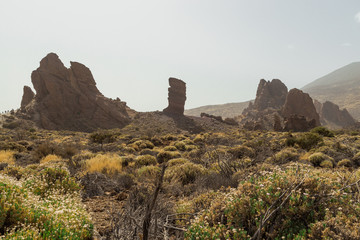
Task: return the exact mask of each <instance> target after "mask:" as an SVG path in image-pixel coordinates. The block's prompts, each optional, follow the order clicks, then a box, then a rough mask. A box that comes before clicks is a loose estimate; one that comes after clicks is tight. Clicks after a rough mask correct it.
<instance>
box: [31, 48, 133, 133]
mask: <svg viewBox="0 0 360 240" xmlns="http://www.w3.org/2000/svg"><path fill="white" fill-rule="evenodd" d="M31 80H32V83H33V86H34V89H35V90H36V95H35V103H34V104H33V106H31V109H27V110H26V111H27V112H28V114H29V115H31V117H32V119H33V120H34V121H35V122H36V123H37V125H38V126H39V127H41V128H45V129H50V130H74V131H93V130H95V129H98V128H105V129H109V128H121V127H124V126H125V125H126V124H128V123H129V122H130V115H129V113H131V112H132V110H131V109H130V108H128V107H127V106H126V103H125V102H121V101H120V100H119V99H117V100H112V99H109V98H106V97H104V96H103V95H102V94H101V92H100V91H99V90H98V89H97V87H96V82H95V80H94V78H93V76H92V73H91V71H90V69H89V68H87V67H86V66H85V65H83V64H81V63H77V62H70V68H66V67H65V66H64V64H63V63H62V62H61V61H60V59H59V57H58V56H57V55H56V54H55V53H50V54H48V55H47V56H46V57H45V58H43V59H42V60H41V62H40V67H39V68H38V69H36V70H35V71H33V72H32V74H31Z"/></svg>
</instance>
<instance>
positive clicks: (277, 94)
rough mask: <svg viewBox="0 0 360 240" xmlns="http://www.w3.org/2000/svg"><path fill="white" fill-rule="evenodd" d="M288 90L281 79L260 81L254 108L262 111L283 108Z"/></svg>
mask: <svg viewBox="0 0 360 240" xmlns="http://www.w3.org/2000/svg"><path fill="white" fill-rule="evenodd" d="M287 93H288V89H287V87H286V86H285V84H284V83H282V82H281V81H280V80H279V79H273V80H272V81H271V82H270V81H265V80H264V79H261V80H260V83H259V85H258V89H257V92H256V99H255V102H254V108H255V109H257V110H259V111H262V110H265V109H267V108H275V109H277V108H281V107H282V106H283V105H284V103H285V100H286V95H287Z"/></svg>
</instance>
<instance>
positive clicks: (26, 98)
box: [21, 86, 35, 110]
mask: <svg viewBox="0 0 360 240" xmlns="http://www.w3.org/2000/svg"><path fill="white" fill-rule="evenodd" d="M23 91H24V93H23V96H22V99H21V110H24V109H25V107H26V106H27V105H28V104H29V103H30V102H31V101H32V100H33V99H34V97H35V93H34V92H33V91H32V90H31V88H30V87H28V86H24V90H23Z"/></svg>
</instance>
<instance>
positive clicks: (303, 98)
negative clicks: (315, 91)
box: [282, 88, 320, 127]
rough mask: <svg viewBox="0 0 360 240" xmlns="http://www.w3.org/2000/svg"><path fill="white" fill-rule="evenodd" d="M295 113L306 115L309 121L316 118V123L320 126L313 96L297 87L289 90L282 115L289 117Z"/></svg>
mask: <svg viewBox="0 0 360 240" xmlns="http://www.w3.org/2000/svg"><path fill="white" fill-rule="evenodd" d="M294 115H297V116H304V117H305V119H306V120H307V121H308V122H310V121H312V120H315V125H316V126H320V117H319V114H318V113H317V112H316V109H315V106H314V103H313V100H312V98H311V97H310V95H309V94H307V93H304V92H303V91H301V90H299V89H296V88H294V89H291V90H290V91H289V93H288V95H287V97H286V101H285V105H284V107H283V110H282V116H283V117H285V118H288V119H289V118H291V117H292V116H294ZM316 126H315V127H316Z"/></svg>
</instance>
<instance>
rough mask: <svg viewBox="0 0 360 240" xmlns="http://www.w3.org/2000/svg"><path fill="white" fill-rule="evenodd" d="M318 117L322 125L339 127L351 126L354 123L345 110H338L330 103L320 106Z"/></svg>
mask: <svg viewBox="0 0 360 240" xmlns="http://www.w3.org/2000/svg"><path fill="white" fill-rule="evenodd" d="M320 117H321V119H322V121H324V123H326V122H331V123H333V124H336V125H337V126H340V127H349V126H353V125H354V124H355V122H356V121H355V120H354V118H353V117H352V116H351V115H350V113H349V112H348V111H347V110H346V109H343V110H340V108H339V106H338V105H336V104H335V103H332V102H330V101H326V102H324V103H323V104H322V107H321V111H320Z"/></svg>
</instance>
